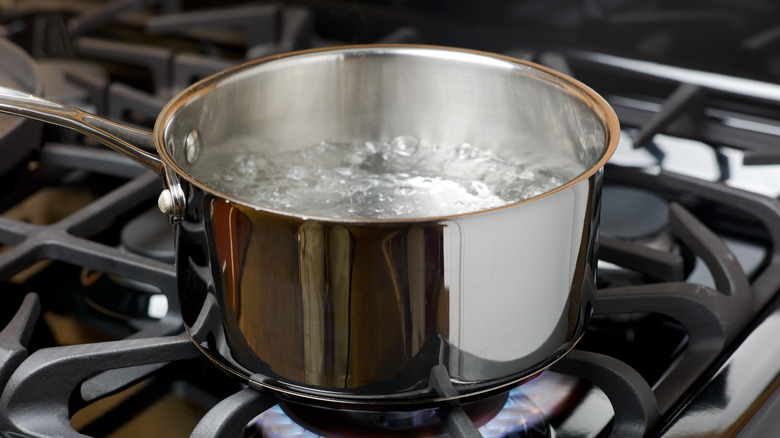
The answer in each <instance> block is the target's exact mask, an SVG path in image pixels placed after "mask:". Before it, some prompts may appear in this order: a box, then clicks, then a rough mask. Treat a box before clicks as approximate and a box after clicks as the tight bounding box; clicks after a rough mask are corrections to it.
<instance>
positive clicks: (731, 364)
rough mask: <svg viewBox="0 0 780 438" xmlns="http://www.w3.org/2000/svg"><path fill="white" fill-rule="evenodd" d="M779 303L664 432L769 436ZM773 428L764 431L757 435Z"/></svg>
mask: <svg viewBox="0 0 780 438" xmlns="http://www.w3.org/2000/svg"><path fill="white" fill-rule="evenodd" d="M779 304H780V303H778V302H775V303H773V304H771V308H770V310H769V312H768V314H767V316H766V318H764V319H763V320H762V321H761V322H760V323H759V324H758V325H757V326H756V327H755V328H754V329H753V330H752V331H751V332H750V334H749V335H748V336H747V337H746V338H745V340H744V341H743V342H742V343H741V344H740V345H739V346H738V347H737V348H736V350H735V351H734V352H733V353H732V354H731V356H730V357H729V358H728V359H727V360H726V361H725V362H724V363H723V365H722V366H721V367H720V369H718V370H717V372H716V373H715V374H714V375H713V376H712V378H711V379H709V381H708V382H707V384H706V385H704V386H703V387H702V388H701V389H700V390H699V391H698V392H697V393H696V394H694V395H693V396H692V397H691V398H690V400H688V402H687V403H685V405H684V406H682V407H681V408H680V410H679V412H677V413H676V414H675V415H674V417H673V418H672V420H671V421H670V422H669V424H668V425H667V426H666V429H665V430H664V431H663V434H662V435H663V436H664V437H665V438H666V437H668V438H672V437H675V438H676V437H679V438H683V437H711V436H717V437H726V436H729V437H733V436H740V437H741V436H746V437H747V436H773V435H775V434H776V433H777V426H778V424H777V422H778V405H777V403H776V398H777V391H778V388H780V368H779V367H778V364H780V338H779V337H778V336H777V333H778V332H779V331H780V305H779ZM767 429H768V430H772V433H771V434H769V435H766V434H763V433H759V432H758V431H762V430H767Z"/></svg>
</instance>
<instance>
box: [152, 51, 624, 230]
mask: <svg viewBox="0 0 780 438" xmlns="http://www.w3.org/2000/svg"><path fill="white" fill-rule="evenodd" d="M361 50H369V51H370V50H391V51H392V50H435V51H448V52H458V53H465V54H471V55H477V56H482V57H486V58H489V59H492V60H498V61H503V62H507V63H510V64H514V65H519V66H524V67H526V68H528V69H530V70H532V71H537V72H541V73H544V74H546V75H547V78H545V79H548V78H549V79H551V80H552V82H554V83H555V85H557V86H560V87H562V88H563V89H564V90H565V91H567V92H568V93H570V94H571V95H573V96H574V97H576V98H578V99H580V101H582V102H583V103H585V104H586V105H587V106H588V107H589V108H590V109H591V110H592V111H593V112H594V113H595V114H596V116H597V117H598V118H599V120H600V121H601V122H602V125H603V127H604V134H605V135H604V143H605V144H604V146H603V148H602V150H601V153H600V154H599V157H598V159H597V160H596V161H595V162H594V163H593V164H592V165H591V166H590V167H588V168H587V169H586V170H585V171H584V172H582V173H581V174H580V175H579V176H577V177H576V178H573V179H571V180H569V181H567V182H566V183H565V184H563V185H561V186H559V187H556V188H555V189H553V190H550V191H547V192H545V193H543V194H541V195H538V196H534V197H532V198H528V199H524V200H521V201H517V202H513V203H510V204H506V205H502V206H499V207H494V208H489V209H484V210H477V211H472V212H467V213H461V214H453V215H448V216H430V217H419V218H398V219H394V218H388V219H375V218H341V217H331V216H318V215H313V214H304V213H297V212H291V211H286V210H279V209H274V208H271V207H267V206H264V205H260V204H256V203H252V202H248V201H245V200H242V199H240V198H237V197H234V196H231V195H228V194H226V193H222V192H220V191H218V190H216V189H214V188H212V187H209V186H208V185H206V184H204V183H203V182H201V181H199V180H198V179H196V178H194V177H193V176H191V175H189V174H188V173H187V172H185V171H184V170H183V169H182V168H181V167H180V166H179V165H178V164H177V163H176V161H175V160H174V159H173V157H171V156H170V154H169V153H168V149H167V148H166V147H165V139H164V138H163V137H164V133H165V127H166V126H167V124H168V123H169V122H170V121H171V120H173V118H174V117H175V116H176V113H177V112H178V111H179V110H180V109H181V108H182V107H183V106H184V105H186V104H187V103H188V102H190V101H191V100H192V99H194V98H196V97H197V96H198V95H202V94H205V93H208V92H209V91H210V90H212V89H213V88H215V87H216V86H217V84H219V83H220V82H222V81H223V80H225V79H227V78H228V77H231V76H234V75H238V74H240V73H241V72H244V71H246V70H248V69H251V68H254V67H256V66H258V65H260V64H265V63H269V62H273V61H278V60H282V59H285V58H291V57H298V56H308V55H313V54H318V53H321V52H352V51H361ZM619 139H620V122H619V121H618V118H617V115H616V114H615V111H614V110H613V109H612V107H611V106H610V105H609V104H608V103H607V101H606V100H605V99H604V98H603V97H601V96H600V95H599V94H598V93H596V92H595V91H594V90H593V89H591V88H590V87H588V86H587V85H585V84H583V83H582V82H580V81H578V80H576V79H574V78H572V77H570V76H567V75H564V74H562V73H560V72H557V71H555V70H553V69H550V68H548V67H545V66H542V65H539V64H536V63H533V62H530V61H525V60H522V59H517V58H513V57H511V56H506V55H500V54H496V53H490V52H485V51H481V50H472V49H463V48H457V47H447V46H436V45H422V44H363V45H347V46H336V47H326V48H317V49H308V50H300V51H295V52H288V53H283V54H277V55H271V56H267V57H264V58H260V59H257V60H254V61H250V62H246V63H243V64H240V65H237V66H235V67H232V68H229V69H226V70H223V71H221V72H219V73H216V74H214V75H212V76H209V77H206V78H204V79H202V80H200V81H198V82H196V83H195V84H193V85H191V86H189V87H187V88H185V89H184V90H182V91H181V92H179V93H178V94H177V95H176V96H174V97H173V98H172V99H171V100H169V101H168V103H167V104H166V105H165V107H164V108H163V109H162V111H161V112H160V115H159V116H158V117H157V120H156V121H155V125H154V143H155V147H156V149H157V153H158V155H159V156H160V159H161V160H162V161H163V162H164V163H165V166H166V167H167V168H169V169H171V170H173V172H175V173H176V174H177V175H178V176H179V177H181V178H184V179H185V180H186V181H187V182H189V183H190V184H192V185H194V186H195V187H198V188H199V189H200V190H203V191H204V192H206V193H210V194H213V195H215V196H218V197H220V198H222V199H225V200H227V201H230V202H233V203H236V204H241V205H244V206H247V207H250V208H253V209H256V210H260V211H265V212H268V213H272V214H278V215H282V216H287V217H296V218H300V219H302V220H305V219H316V220H321V221H327V222H330V223H344V224H389V225H397V224H402V223H426V222H440V221H442V220H449V219H453V218H460V217H467V216H472V215H478V214H485V213H489V212H494V211H499V210H503V209H507V208H513V207H516V206H518V205H523V204H527V203H530V202H535V201H538V200H540V199H544V198H547V197H549V196H552V195H555V194H556V193H559V192H561V191H564V190H566V189H568V188H570V187H572V186H574V185H576V184H578V183H580V182H581V181H584V180H586V179H588V178H589V177H590V176H591V175H593V174H594V173H596V172H598V171H599V170H601V169H602V168H603V167H604V165H606V163H607V161H608V160H609V159H610V158H611V157H612V155H613V154H614V152H615V151H616V150H617V146H618V140H619Z"/></svg>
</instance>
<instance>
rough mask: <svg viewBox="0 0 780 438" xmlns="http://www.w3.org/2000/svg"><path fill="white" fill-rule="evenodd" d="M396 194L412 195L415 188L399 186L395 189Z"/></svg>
mask: <svg viewBox="0 0 780 438" xmlns="http://www.w3.org/2000/svg"><path fill="white" fill-rule="evenodd" d="M395 192H396V193H398V194H399V195H410V194H412V193H414V187H412V186H398V187H396V188H395Z"/></svg>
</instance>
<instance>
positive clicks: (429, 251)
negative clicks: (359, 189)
mask: <svg viewBox="0 0 780 438" xmlns="http://www.w3.org/2000/svg"><path fill="white" fill-rule="evenodd" d="M0 111H3V112H8V113H13V114H18V115H23V116H27V117H32V118H38V119H41V120H44V121H48V122H53V123H57V124H61V125H64V126H69V127H72V128H74V129H77V130H79V131H81V132H84V133H86V134H88V135H90V136H93V137H95V138H97V139H98V140H99V141H102V142H104V143H105V144H107V145H109V146H111V147H113V148H115V149H117V150H119V151H120V152H123V153H125V154H127V155H129V156H131V157H132V158H134V159H135V160H137V161H139V162H140V163H142V164H144V165H145V166H146V167H148V168H149V169H152V170H153V171H155V172H157V173H158V174H160V175H162V176H164V177H165V180H166V184H167V187H168V189H167V190H166V191H165V192H164V193H163V194H162V195H161V197H160V206H161V209H162V210H164V211H165V212H167V213H168V214H169V215H170V217H171V220H172V222H174V223H176V224H177V226H176V240H177V249H176V253H177V273H178V281H179V295H180V301H181V310H182V315H183V318H184V323H185V326H186V328H187V330H188V332H189V333H190V336H191V337H192V338H193V340H194V341H195V343H196V344H197V345H198V347H199V348H200V349H201V350H203V352H204V353H205V354H206V355H207V356H208V357H209V358H211V359H212V360H213V361H214V362H215V363H216V364H218V365H219V366H221V367H222V368H224V369H225V370H226V371H228V372H231V373H233V374H235V375H237V376H239V377H241V378H243V379H245V380H247V381H248V382H249V383H250V384H251V385H253V386H257V387H263V388H269V389H271V390H273V391H275V392H276V393H277V394H278V395H279V396H282V397H288V398H291V399H294V400H304V401H306V402H310V403H319V404H330V405H353V404H357V403H361V404H362V406H363V407H367V408H369V409H375V408H386V407H395V408H399V407H401V406H403V407H404V408H406V407H412V408H418V407H421V406H424V405H436V404H439V403H443V402H448V401H452V400H455V399H462V400H467V399H472V398H477V397H480V396H485V395H487V394H491V393H494V392H496V391H501V390H505V389H507V388H509V387H511V386H512V385H515V384H517V383H519V382H521V381H523V380H525V379H528V378H531V377H533V376H535V375H536V374H538V373H539V372H541V371H542V370H544V369H546V368H547V367H549V366H550V365H551V364H552V363H553V362H555V361H556V360H557V359H558V358H560V357H561V356H562V355H564V354H565V353H566V352H567V351H568V350H569V349H571V348H572V347H573V346H574V344H575V343H576V342H577V341H578V339H579V338H580V336H581V334H582V333H583V330H584V327H585V325H586V323H587V321H588V319H589V316H590V313H591V305H592V301H593V296H594V290H595V286H594V276H595V261H596V260H595V247H596V242H597V230H598V221H599V210H600V193H601V178H602V167H603V166H604V164H605V163H606V161H607V160H608V159H609V157H610V156H611V154H612V153H613V151H614V150H615V148H616V144H617V140H618V135H619V127H618V121H617V119H616V117H615V115H614V113H613V112H612V110H611V109H610V108H609V106H608V105H607V104H606V103H605V101H604V100H603V99H601V98H600V97H599V96H598V95H596V94H595V93H594V92H593V91H592V90H590V89H589V88H587V87H585V86H584V85H582V84H580V83H578V82H576V81H574V80H572V79H570V78H567V77H565V76H562V75H560V74H558V73H556V72H554V71H551V70H549V69H546V68H544V67H540V66H537V65H534V64H531V63H527V62H524V61H519V60H516V59H512V58H508V57H504V56H499V55H492V54H487V53H480V52H474V51H468V50H459V49H449V48H436V47H422V46H358V47H344V48H333V49H327V50H313V51H306V52H299V53H292V54H286V55H281V56H274V57H270V58H266V59H262V60H259V61H256V62H252V63H249V64H245V65H242V66H239V67H237V68H234V69H230V70H227V71H225V72H223V73H220V74H217V75H215V76H213V77H210V78H207V79H205V80H203V81H201V82H199V83H197V84H195V85H193V86H191V87H189V88H187V89H186V90H184V91H183V92H182V93H180V94H179V95H178V96H176V97H175V98H174V99H173V100H172V101H171V102H170V103H169V104H168V105H167V106H166V107H165V109H164V110H163V111H162V113H161V114H160V116H159V118H158V120H157V123H156V125H155V129H154V133H153V134H152V133H146V132H143V131H138V130H135V129H133V128H128V127H124V126H119V125H116V124H114V123H112V122H108V121H106V120H103V119H100V118H97V117H95V116H92V115H88V114H85V113H82V112H80V111H78V110H76V109H73V108H70V107H66V106H63V105H59V104H56V103H53V102H49V101H45V100H42V99H39V98H36V97H32V96H30V95H27V94H23V93H17V92H14V91H10V90H3V91H0ZM397 135H410V136H414V137H417V138H419V139H420V140H421V141H422V142H426V143H429V144H460V143H462V142H471V143H474V144H478V145H485V146H487V147H490V148H491V149H493V150H494V151H496V152H498V153H499V154H501V155H502V156H505V157H507V158H514V157H520V156H525V157H533V159H534V160H540V161H545V162H549V163H556V162H558V161H560V160H568V161H572V160H573V161H577V162H579V163H581V164H582V165H583V168H585V169H586V170H585V171H584V172H583V173H582V174H580V175H579V176H578V177H576V178H574V179H572V180H571V181H568V182H567V183H566V184H564V185H563V186H562V187H560V188H557V189H555V190H553V191H551V192H548V193H546V194H544V195H541V196H538V197H536V198H533V199H529V200H525V201H522V202H517V203H515V204H511V205H507V206H504V207H500V208H494V209H491V210H486V211H481V212H477V213H470V214H462V215H455V216H450V217H436V218H423V219H403V220H384V219H383V220H370V219H339V218H329V217H316V216H312V215H302V214H294V213H290V212H285V211H276V210H273V209H270V208H266V207H263V206H261V205H253V204H250V203H247V202H244V201H242V200H240V199H236V198H234V197H232V196H228V195H226V194H224V193H220V192H218V191H216V190H214V189H212V188H210V187H208V186H207V185H205V184H204V183H203V182H202V181H200V180H198V179H196V178H195V177H193V176H192V175H193V173H197V170H198V166H199V165H202V160H201V158H202V157H209V156H211V157H213V156H215V155H214V154H217V155H216V156H218V155H219V152H220V148H222V147H223V146H224V145H225V144H227V143H229V142H230V141H231V140H232V139H236V138H246V137H252V138H255V139H256V147H257V148H258V150H263V151H266V152H270V153H273V152H276V151H286V150H292V149H297V148H301V147H306V146H309V145H312V144H315V143H318V142H320V141H322V140H323V139H332V140H337V141H355V140H376V139H389V138H392V137H394V136H397ZM133 145H140V146H144V145H145V146H146V147H147V148H149V147H151V146H154V147H156V150H157V152H158V154H159V155H154V154H151V153H148V152H145V151H144V150H143V149H141V148H137V147H135V146H133ZM204 160H205V159H204Z"/></svg>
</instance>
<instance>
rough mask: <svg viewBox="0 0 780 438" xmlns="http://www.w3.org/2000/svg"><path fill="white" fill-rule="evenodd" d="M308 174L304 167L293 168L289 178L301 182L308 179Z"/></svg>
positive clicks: (288, 173)
mask: <svg viewBox="0 0 780 438" xmlns="http://www.w3.org/2000/svg"><path fill="white" fill-rule="evenodd" d="M307 173H308V172H307V171H306V168H305V167H303V166H291V167H290V170H289V171H288V172H287V178H290V179H294V180H297V181H300V180H302V179H303V178H305V177H306V174H307Z"/></svg>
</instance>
